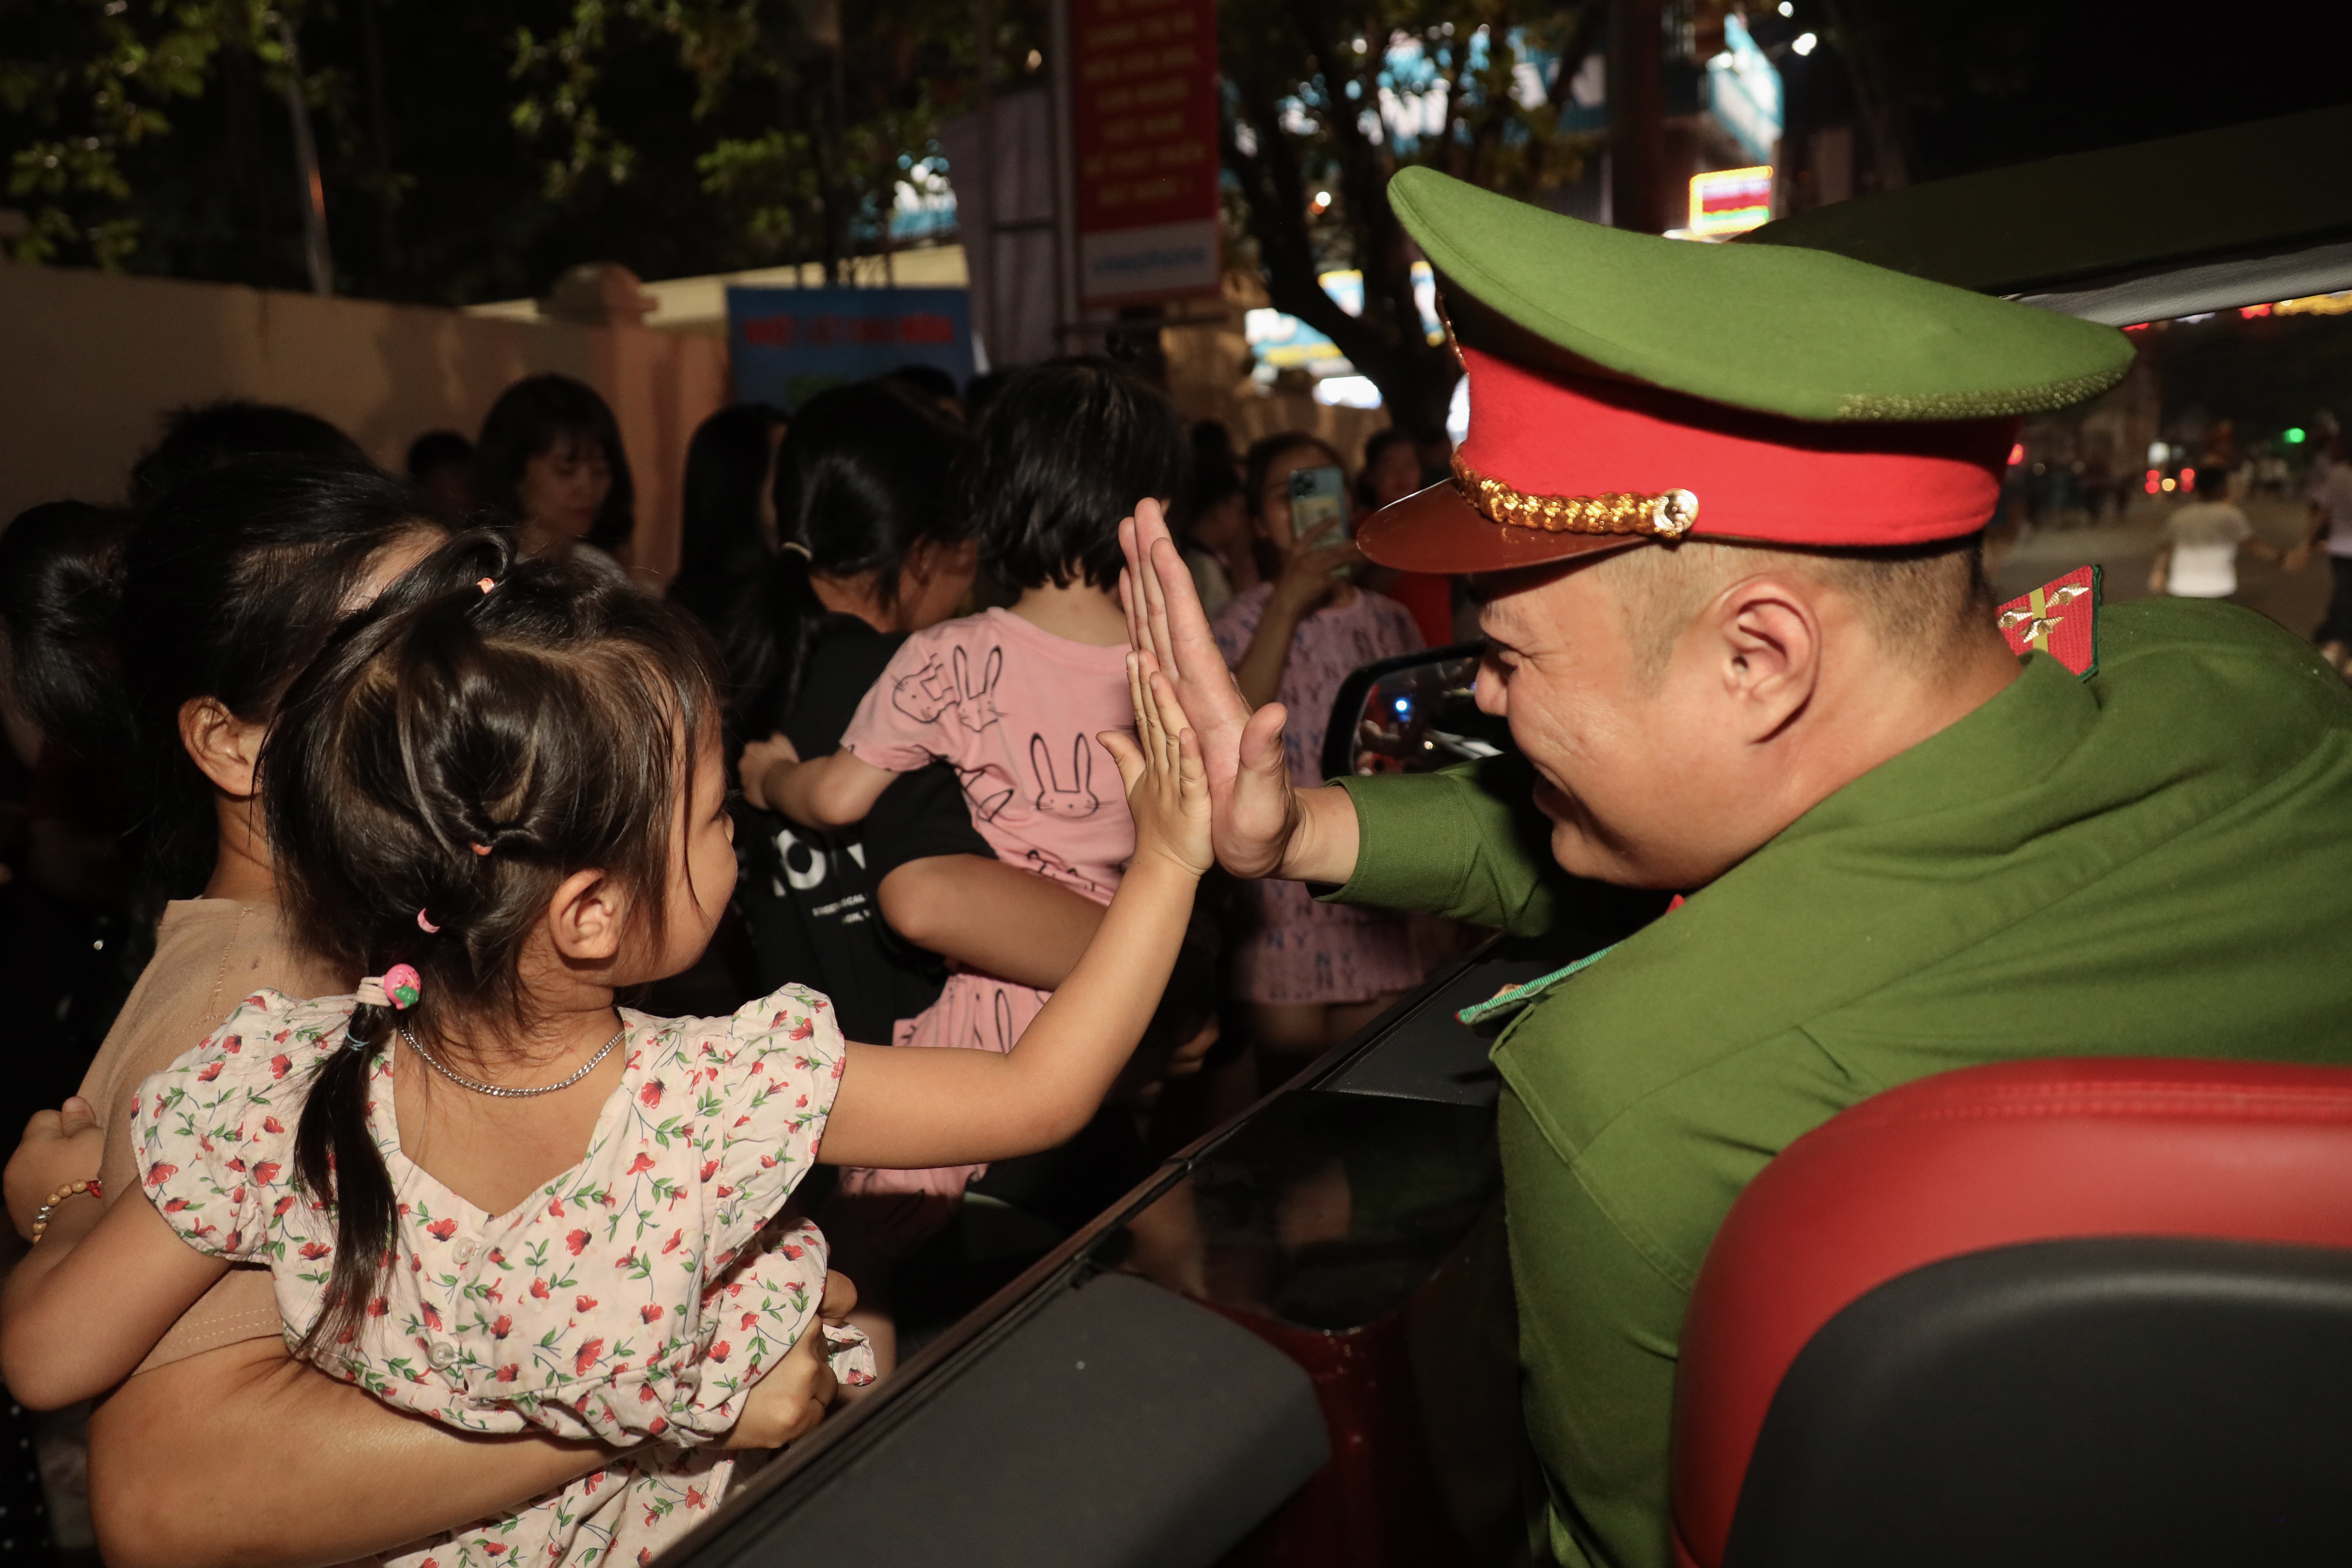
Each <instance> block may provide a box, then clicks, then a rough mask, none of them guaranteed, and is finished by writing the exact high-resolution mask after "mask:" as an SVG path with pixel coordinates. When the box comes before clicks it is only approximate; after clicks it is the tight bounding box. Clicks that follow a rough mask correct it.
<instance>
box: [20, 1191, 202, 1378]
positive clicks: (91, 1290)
mask: <svg viewBox="0 0 2352 1568" xmlns="http://www.w3.org/2000/svg"><path fill="white" fill-rule="evenodd" d="M227 1268H228V1261H227V1260H226V1259H225V1258H215V1257H212V1256H210V1255H208V1254H205V1253H202V1252H198V1251H197V1250H196V1249H195V1248H194V1247H191V1246H189V1245H188V1244H187V1243H186V1242H185V1241H184V1240H182V1239H181V1238H180V1235H179V1233H178V1232H177V1231H175V1230H173V1228H172V1227H171V1226H170V1225H168V1224H166V1223H165V1222H164V1219H163V1215H160V1214H157V1213H156V1212H155V1205H152V1203H149V1202H148V1201H147V1195H146V1194H145V1192H144V1191H143V1190H142V1192H140V1193H139V1194H136V1195H133V1194H124V1196H123V1199H122V1201H121V1202H120V1203H117V1204H115V1205H113V1206H112V1207H110V1208H103V1209H102V1208H100V1206H99V1205H98V1204H97V1202H96V1201H94V1200H93V1201H88V1202H85V1201H81V1200H68V1202H67V1203H66V1205H64V1206H63V1207H61V1208H59V1209H58V1210H57V1211H56V1213H55V1214H54V1215H53V1216H52V1218H51V1220H50V1223H49V1230H48V1234H47V1236H45V1237H43V1238H42V1241H41V1244H40V1245H39V1246H38V1247H34V1248H33V1250H32V1253H31V1255H30V1256H29V1257H27V1258H26V1259H25V1261H24V1262H22V1263H20V1264H18V1265H17V1266H16V1272H15V1273H13V1274H11V1275H10V1276H9V1277H8V1285H7V1289H6V1290H5V1292H0V1378H5V1380H6V1382H7V1384H8V1392H9V1393H10V1394H14V1395H16V1402H17V1403H18V1404H20V1405H24V1406H25V1407H26V1408H27V1409H30V1410H54V1409H56V1408H57V1407H58V1406H59V1405H71V1404H72V1403H74V1401H76V1400H78V1399H94V1398H96V1397H97V1396H98V1395H99V1394H103V1393H105V1392H106V1391H107V1390H108V1389H110V1388H112V1387H113V1386H114V1385H115V1384H118V1383H121V1381H122V1380H123V1379H124V1378H126V1377H128V1376H130V1375H131V1373H132V1372H133V1371H134V1370H135V1369H136V1368H137V1367H138V1365H139V1363H140V1362H142V1360H144V1359H145V1358H146V1355H147V1352H149V1351H151V1350H153V1349H154V1348H155V1342H156V1341H158V1340H160V1339H162V1338H163V1333H164V1331H166V1330H168V1329H169V1328H170V1327H171V1326H172V1325H173V1323H175V1322H177V1321H179V1319H180V1315H181V1314H182V1313H183V1312H185V1311H186V1310H188V1309H189V1308H190V1307H193V1306H194V1305H195V1304H196V1299H197V1298H198V1297H200V1296H202V1295H203V1294H204V1293H205V1291H206V1290H208V1289H212V1286H213V1283H214V1281H215V1280H217V1279H219V1278H220V1277H221V1275H222V1274H223V1273H225V1272H226V1270H227Z"/></svg>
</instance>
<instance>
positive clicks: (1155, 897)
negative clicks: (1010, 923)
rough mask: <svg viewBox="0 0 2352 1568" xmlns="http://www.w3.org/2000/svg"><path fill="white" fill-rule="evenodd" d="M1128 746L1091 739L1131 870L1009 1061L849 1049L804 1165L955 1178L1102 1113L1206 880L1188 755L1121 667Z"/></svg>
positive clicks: (1172, 722) (1185, 733) (1160, 697)
mask: <svg viewBox="0 0 2352 1568" xmlns="http://www.w3.org/2000/svg"><path fill="white" fill-rule="evenodd" d="M1128 667H1129V676H1128V683H1129V689H1130V691H1131V693H1132V694H1133V697H1134V700H1135V710H1136V731H1137V734H1136V739H1135V740H1134V741H1132V742H1130V741H1129V740H1128V739H1127V737H1125V736H1124V735H1119V734H1117V733H1110V734H1106V735H1104V736H1102V737H1101V740H1102V742H1103V744H1104V746H1105V747H1107V748H1108V750H1109V752H1110V753H1111V757H1112V759H1113V760H1114V761H1115V762H1117V763H1118V771H1119V776H1120V778H1121V779H1122V780H1123V781H1125V783H1126V784H1127V792H1128V795H1127V799H1128V808H1129V811H1130V812H1131V813H1132V814H1133V816H1134V817H1135V858H1134V859H1133V860H1132V861H1131V862H1130V863H1129V867H1128V872H1127V876H1126V878H1125V879H1124V880H1122V881H1121V882H1120V884H1119V889H1118V896H1117V897H1116V898H1114V899H1112V900H1111V904H1110V909H1109V910H1108V911H1107V912H1106V913H1105V914H1104V916H1103V922H1102V929H1101V931H1099V932H1097V935H1096V937H1095V939H1094V941H1093V942H1091V943H1090V944H1089V945H1088V946H1087V951H1086V953H1085V955H1084V956H1083V957H1081V958H1080V959H1079V960H1078V963H1077V966H1076V968H1075V969H1073V970H1072V971H1071V972H1070V976H1069V978H1068V979H1067V980H1066V981H1065V982H1064V983H1063V984H1062V986H1061V988H1060V989H1059V990H1057V991H1055V993H1054V997H1053V1000H1052V1001H1050V1002H1048V1003H1046V1004H1045V1010H1044V1011H1043V1012H1041V1013H1039V1014H1038V1015H1037V1016H1036V1018H1035V1020H1034V1022H1032V1023H1031V1024H1030V1026H1029V1027H1028V1028H1027V1030H1026V1031H1024V1033H1023V1035H1022V1037H1021V1042H1020V1044H1019V1045H1018V1046H1016V1047H1013V1051H1012V1052H1011V1053H1010V1054H1009V1055H1005V1056H996V1055H994V1054H992V1053H990V1052H986V1051H912V1050H893V1049H890V1048H888V1047H875V1046H858V1045H853V1046H851V1047H849V1056H848V1065H847V1068H846V1070H845V1071H844V1073H843V1074H842V1079H841V1089H840V1091H839V1093H838V1094H837V1095H836V1096H835V1100H834V1105H833V1114H832V1116H831V1118H830V1119H829V1120H828V1121H827V1122H826V1124H825V1131H824V1142H823V1143H822V1144H821V1145H820V1149H819V1154H818V1157H819V1158H820V1159H823V1160H824V1161H825V1162H827V1163H832V1164H842V1165H874V1166H884V1167H892V1166H896V1167H902V1168H903V1167H918V1168H919V1167H922V1166H929V1165H957V1164H966V1163H974V1162H978V1161H984V1160H1001V1159H1006V1158H1009V1157H1011V1156H1013V1155H1015V1154H1026V1153H1034V1152H1036V1151H1038V1150H1040V1149H1050V1148H1053V1147H1054V1146H1055V1145H1056V1144H1058V1143H1062V1142H1067V1141H1068V1140H1069V1139H1070V1138H1071V1137H1073V1136H1075V1135H1076V1132H1077V1131H1078V1130H1079V1129H1080V1128H1082V1127H1084V1126H1085V1125H1086V1123H1087V1121H1088V1120H1089V1119H1090V1118H1091V1117H1092V1116H1093V1115H1094V1113H1095V1111H1096V1110H1097V1108H1098V1107H1099V1106H1100V1105H1101V1104H1102V1098H1103V1094H1104V1092H1105V1091H1106V1090H1108V1089H1109V1088H1110V1084H1111V1080H1112V1079H1114V1078H1116V1077H1117V1076H1118V1070H1119V1068H1121V1067H1123V1066H1125V1065H1126V1062H1127V1059H1128V1058H1129V1055H1130V1054H1132V1053H1133V1051H1134V1049H1135V1047H1136V1044H1137V1042H1138V1041H1139V1040H1141V1039H1142V1037H1143V1031H1144V1026H1146V1025H1147V1024H1149V1023H1150V1021H1151V1015H1152V1013H1153V1011H1154V1009H1156V1008H1157V1007H1158V1005H1159V1003H1160V993H1161V992H1162V991H1163V990H1164V989H1166V987H1167V984H1168V975H1169V972H1170V970H1171V968H1172V967H1173V966H1174V964H1175V962H1176V953H1177V950H1178V949H1179V948H1180V947H1181V946H1182V945H1183V941H1184V931H1185V926H1186V923H1187V922H1188V921H1189V920H1190V918H1191V916H1192V894H1193V890H1194V889H1195V888H1196V887H1197V886H1198V885H1199V882H1200V879H1201V875H1202V872H1203V871H1205V870H1207V869H1208V867H1209V864H1210V852H1209V808H1208V784H1207V779H1206V776H1205V773H1204V772H1203V770H1202V763H1201V749H1200V743H1199V742H1198V741H1197V740H1196V739H1195V738H1194V736H1193V734H1192V731H1190V730H1184V729H1181V725H1182V723H1183V710H1182V709H1181V708H1180V707H1179V706H1178V705H1177V702H1176V697H1175V691H1174V689H1173V688H1171V687H1170V686H1169V685H1168V683H1167V681H1166V679H1164V678H1162V677H1158V676H1154V677H1153V678H1151V679H1150V681H1148V682H1147V681H1146V680H1145V679H1144V677H1143V674H1142V666H1141V658H1140V656H1139V655H1129V658H1128Z"/></svg>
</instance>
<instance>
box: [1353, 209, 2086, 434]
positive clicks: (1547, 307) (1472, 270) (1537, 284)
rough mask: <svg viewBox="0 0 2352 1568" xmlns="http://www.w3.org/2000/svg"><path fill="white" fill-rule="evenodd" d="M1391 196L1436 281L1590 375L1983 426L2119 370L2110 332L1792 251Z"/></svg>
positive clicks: (1824, 413)
mask: <svg viewBox="0 0 2352 1568" xmlns="http://www.w3.org/2000/svg"><path fill="white" fill-rule="evenodd" d="M1389 202H1390V205H1392V206H1393V207H1394V208H1395V209H1396V215H1397V216H1398V218H1399V219H1400V220H1402V222H1403V224H1404V226H1405V230H1406V232H1407V233H1409V234H1411V235H1412V237H1413V238H1414V239H1415V240H1416V241H1417V242H1419V244H1420V246H1421V248H1422V250H1423V253H1424V254H1425V255H1427V256H1428V258H1429V260H1430V265H1431V266H1433V267H1434V268H1436V269H1437V271H1438V272H1439V274H1440V275H1441V276H1442V277H1443V279H1444V288H1445V290H1446V292H1447V293H1448V295H1449V296H1451V297H1454V298H1455V299H1457V300H1458V299H1460V298H1463V297H1465V296H1466V297H1467V298H1469V299H1471V300H1475V301H1477V302H1478V304H1479V305H1481V306H1483V307H1485V308H1486V310H1491V311H1493V312H1494V313H1495V314H1496V315H1498V316H1501V317H1502V318H1504V319H1505V320H1506V321H1509V322H1511V323H1513V324H1514V325H1516V326H1517V327H1519V328H1520V329H1522V330H1523V331H1527V332H1528V333H1532V334H1533V335H1534V336H1535V337H1536V338H1538V339H1539V340H1541V341H1542V342H1548V343H1550V344H1552V345H1554V346H1555V347H1558V348H1560V349H1565V350H1567V351H1568V352H1569V353H1571V354H1574V355H1576V356H1578V357H1580V358H1581V359H1584V360H1588V361H1590V362H1591V363H1593V364H1596V365H1599V366H1601V368H1602V369H1604V370H1608V371H1613V372H1616V373H1617V374H1620V375H1625V376H1630V377H1632V378H1633V379H1635V380H1638V381H1645V382H1649V383H1651V384H1654V385H1657V386H1663V387H1666V388H1668V389H1670V390H1672V391H1675V392H1681V393H1686V394H1688V395H1691V396H1694V397H1703V398H1706V399H1709V400H1710V401H1713V402H1716V403H1723V404H1728V405H1731V406H1733V407H1735V408H1749V409H1754V410H1757V411H1758V412H1759V413H1765V414H1780V415H1785V416H1789V417H1791V418H1796V419H1847V420H1851V419H1864V420H1925V419H1982V418H1992V417H1997V416H2007V415H2017V414H2033V413H2039V412H2041V411H2042V410H2044V409H2050V408H2063V407H2064V406H2065V405H2068V404H2070V403H2079V402H2081V401H2082V400H2083V399H2084V398H2085V397H2089V396H2091V395H2094V394H2096V393H2100V392H2104V391H2105V390H2106V389H2107V388H2108V387H2110V386H2113V385H2114V384H2116V382H2117V381H2119V380H2121V379H2122V378H2123V374H2124V372H2125V370H2126V369H2127V368H2128V367H2129V366H2130V364H2131V358H2132V345H2131V341H2130V340H2129V339H2128V338H2126V337H2125V336H2124V335H2123V333H2121V332H2119V331H2116V329H2115V328H2113V327H2105V326H2101V325H2099V324H2097V323H2096V322H2092V321H2077V320H2075V319H2074V317H2072V316H2061V315H2057V314H2055V313H2053V312H2052V311H2048V310H2036V309H2034V308H2033V307H2032V306H2030V305H2016V304H2011V303H2010V302H2009V301H2008V300H1996V299H1991V298H1989V297H1987V296H1985V295H1982V294H1971V293H1969V291H1968V290H1967V289H1954V288H1951V287H1949V286H1948V285H1946V284H1942V283H1930V282H1928V281H1927V280H1926V279H1919V278H1914V277H1911V276H1910V275H1908V274H1907V273H1902V272H1891V271H1888V270H1887V269H1886V268H1883V267H1873V266H1871V265H1870V264H1869V263H1868V262H1864V261H1854V260H1852V259H1850V258H1846V257H1843V256H1832V255H1831V254H1829V253H1828V252H1827V251H1821V250H1806V249H1802V248H1800V247H1794V246H1769V247H1768V246H1744V245H1702V244H1696V243H1693V242H1692V241H1689V240H1681V239H1664V238H1661V237H1657V236H1655V235H1648V234H1636V233H1633V232H1632V231H1630V230H1626V229H1616V228H1603V227H1601V226H1600V225H1598V224H1591V223H1585V222H1582V221H1580V219H1577V218H1572V217H1567V216H1562V215H1560V214H1559V213H1552V212H1546V211H1544V210H1543V209H1542V208H1540V207H1533V206H1529V205H1527V204H1525V203H1524V202H1515V201H1512V200H1510V199H1509V198H1508V197H1506V196H1498V195H1495V194H1494V193H1492V192H1490V191H1483V190H1480V189H1479V188H1478V187H1477V186H1475V185H1472V184H1465V183H1464V182H1462V181H1460V180H1456V179H1454V178H1451V177H1450V176H1448V175H1444V174H1439V173H1437V171H1435V170H1434V169H1423V168H1409V169H1402V170H1400V171H1399V172H1398V173H1397V174H1396V177H1395V178H1394V179H1392V180H1391V181H1390V182H1389Z"/></svg>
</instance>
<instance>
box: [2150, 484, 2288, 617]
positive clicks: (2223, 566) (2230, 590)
mask: <svg viewBox="0 0 2352 1568" xmlns="http://www.w3.org/2000/svg"><path fill="white" fill-rule="evenodd" d="M2205 471H2206V472H2207V473H2208V474H2210V475H2211V476H2212V482H2213V488H2212V489H2211V491H2210V493H2209V492H2207V491H2205V490H2203V489H2200V490H2199V491H2197V492H2196V493H2197V499H2196V500H2192V501H2190V502H2189V503H2188V504H2187V505H2186V506H2183V507H2180V508H2179V509H2177V510H2175V511H2174V512H2173V514H2172V515H2171V516H2170V517H2169V518H2168V519H2166V520H2165V524H2164V542H2163V543H2161V544H2159V545H2158V546H2157V547H2156V561H2155V563H2154V565H2153V566H2152V567H2151V568H2150V569H2149V572H2148V579H2147V589H2148V592H2149V593H2151V594H2169V595H2172V596H2173V597H2175V598H2177V599H2230V598H2235V597H2236V596H2237V592H2238V550H2239V547H2240V546H2241V545H2242V546H2244V547H2245V548H2246V549H2248V550H2250V551H2252V552H2254V553H2255V554H2256V555H2259V556H2261V557H2262V558H2263V560H2265V561H2277V560H2279V559H2281V554H2280V552H2279V551H2278V550H2277V548H2276V547H2274V546H2273V545H2272V544H2271V542H2269V541H2268V540H2265V539H2263V537H2262V536H2261V535H2260V534H2258V533H2256V532H2255V531H2254V525H2253V524H2252V523H2250V522H2248V521H2246V514H2245V513H2244V512H2242V511H2240V510H2238V509H2237V508H2236V507H2235V506H2233V505H2231V501H2230V479H2229V470H2227V469H2226V468H2209V469H2207V470H2205Z"/></svg>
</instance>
